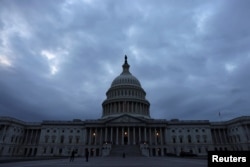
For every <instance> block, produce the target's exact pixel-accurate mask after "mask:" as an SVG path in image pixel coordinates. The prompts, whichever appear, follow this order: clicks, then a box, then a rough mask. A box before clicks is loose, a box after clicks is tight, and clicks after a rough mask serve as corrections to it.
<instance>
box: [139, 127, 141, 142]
mask: <svg viewBox="0 0 250 167" xmlns="http://www.w3.org/2000/svg"><path fill="white" fill-rule="evenodd" d="M139 143H141V127H139Z"/></svg>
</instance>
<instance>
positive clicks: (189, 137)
mask: <svg viewBox="0 0 250 167" xmlns="http://www.w3.org/2000/svg"><path fill="white" fill-rule="evenodd" d="M191 142H192V140H191V136H190V135H188V143H191Z"/></svg>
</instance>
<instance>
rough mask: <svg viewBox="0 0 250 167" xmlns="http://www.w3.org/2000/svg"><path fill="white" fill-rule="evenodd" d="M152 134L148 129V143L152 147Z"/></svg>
mask: <svg viewBox="0 0 250 167" xmlns="http://www.w3.org/2000/svg"><path fill="white" fill-rule="evenodd" d="M151 138H152V132H151V128H150V127H149V143H150V145H152V139H151Z"/></svg>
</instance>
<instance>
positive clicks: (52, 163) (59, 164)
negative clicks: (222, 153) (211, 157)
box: [0, 157, 207, 167]
mask: <svg viewBox="0 0 250 167" xmlns="http://www.w3.org/2000/svg"><path fill="white" fill-rule="evenodd" d="M0 166H2V167H67V166H72V167H78V166H79V167H80V166H82V167H90V166H96V167H128V166H131V167H168V166H169V167H187V166H192V167H206V166H207V160H205V159H189V158H173V157H148V158H147V157H126V158H122V157H97V158H90V159H89V162H86V161H85V159H84V158H76V159H75V160H74V161H73V162H69V159H56V160H41V161H25V162H9V163H2V164H0Z"/></svg>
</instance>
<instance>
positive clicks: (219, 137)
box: [218, 129, 222, 143]
mask: <svg viewBox="0 0 250 167" xmlns="http://www.w3.org/2000/svg"><path fill="white" fill-rule="evenodd" d="M218 135H219V139H220V143H222V137H221V134H220V129H218Z"/></svg>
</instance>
